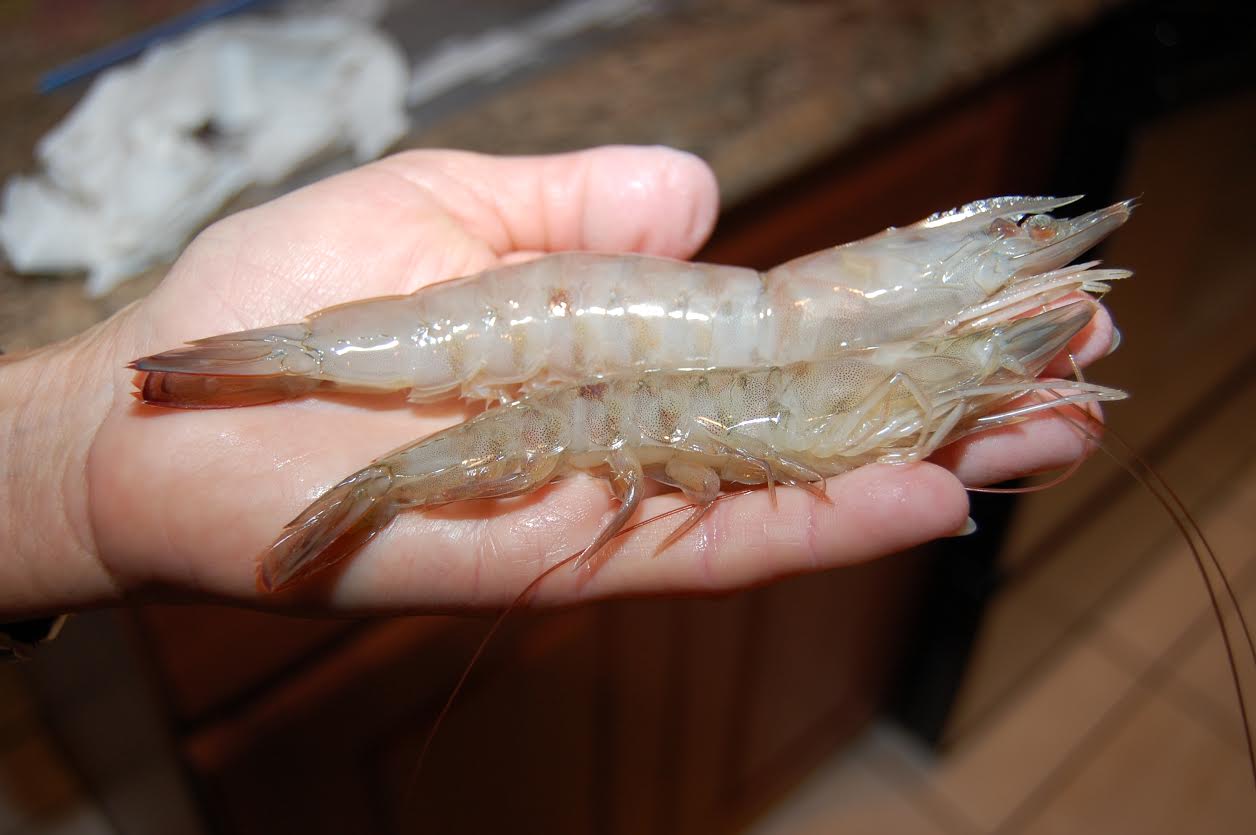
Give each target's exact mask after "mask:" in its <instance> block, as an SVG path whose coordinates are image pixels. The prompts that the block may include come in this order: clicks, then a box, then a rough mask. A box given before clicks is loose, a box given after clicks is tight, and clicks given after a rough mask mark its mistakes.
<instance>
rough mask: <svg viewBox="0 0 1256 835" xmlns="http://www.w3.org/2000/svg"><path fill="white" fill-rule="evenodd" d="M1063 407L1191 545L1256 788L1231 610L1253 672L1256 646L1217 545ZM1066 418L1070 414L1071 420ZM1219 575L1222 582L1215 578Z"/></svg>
mask: <svg viewBox="0 0 1256 835" xmlns="http://www.w3.org/2000/svg"><path fill="white" fill-rule="evenodd" d="M1046 394H1048V395H1049V396H1054V397H1056V398H1059V397H1060V395H1058V394H1055V393H1053V392H1046ZM1062 405H1064V406H1066V407H1068V408H1067V410H1066V409H1061V410H1058V411H1057V412H1056V413H1057V414H1059V415H1060V417H1062V418H1064V419H1065V420H1067V421H1068V422H1069V423H1071V424H1072V425H1073V428H1074V429H1076V430H1077V431H1078V432H1079V433H1080V434H1081V435H1082V436H1083V437H1084V438H1086V439H1087V440H1089V441H1091V442H1092V443H1094V444H1095V445H1096V446H1097V447H1098V448H1099V449H1102V450H1103V451H1104V453H1105V454H1106V455H1107V456H1108V457H1109V458H1111V459H1112V460H1113V461H1114V462H1116V464H1117V466H1119V467H1120V468H1121V469H1123V470H1125V471H1126V472H1127V473H1129V474H1130V475H1131V476H1132V477H1133V478H1134V479H1135V480H1136V481H1138V482H1139V483H1140V484H1142V485H1143V486H1144V487H1146V488H1147V490H1148V492H1150V493H1151V494H1152V496H1154V497H1155V499H1156V501H1158V502H1159V503H1160V505H1161V506H1162V507H1163V508H1164V509H1165V511H1166V512H1167V513H1168V514H1169V518H1170V519H1172V520H1173V524H1174V526H1176V527H1177V529H1178V532H1179V533H1181V535H1182V538H1183V539H1184V540H1185V541H1186V544H1187V547H1188V548H1190V551H1191V557H1192V558H1193V559H1194V561H1195V567H1196V568H1198V569H1199V574H1200V577H1202V578H1203V581H1204V588H1205V590H1206V591H1207V593H1208V599H1209V602H1210V603H1211V604H1212V611H1213V615H1214V616H1215V617H1216V619H1217V625H1218V626H1219V627H1220V629H1221V641H1222V643H1224V644H1225V651H1226V659H1227V660H1228V661H1229V664H1230V678H1231V680H1232V681H1233V682H1234V690H1235V694H1236V695H1237V697H1238V702H1239V716H1240V718H1241V719H1242V722H1243V735H1244V737H1245V741H1246V743H1247V762H1248V766H1249V767H1250V769H1251V774H1252V783H1253V785H1254V786H1256V742H1254V741H1253V733H1252V723H1251V715H1250V711H1249V710H1248V702H1249V699H1250V697H1249V694H1248V690H1249V687H1244V684H1243V675H1242V674H1241V673H1240V672H1239V664H1240V662H1239V660H1238V657H1236V655H1235V645H1236V644H1238V643H1239V638H1238V637H1237V636H1235V635H1233V634H1232V630H1233V629H1234V627H1233V626H1232V625H1231V624H1230V622H1229V621H1228V620H1227V618H1226V610H1227V608H1229V609H1232V610H1233V612H1234V617H1235V618H1237V620H1238V631H1239V633H1240V634H1241V635H1242V643H1244V644H1246V646H1247V653H1246V656H1247V658H1248V659H1250V662H1251V663H1250V664H1248V665H1247V668H1248V669H1249V670H1250V669H1252V668H1253V667H1256V643H1253V639H1252V630H1251V627H1250V626H1248V623H1247V618H1246V616H1245V615H1244V614H1243V607H1242V605H1240V603H1239V599H1238V596H1237V595H1236V594H1235V592H1234V587H1233V585H1231V583H1230V578H1229V577H1228V576H1227V575H1226V572H1225V568H1224V567H1223V566H1222V565H1221V561H1220V560H1219V559H1218V558H1217V554H1216V552H1215V551H1213V549H1212V545H1210V544H1209V542H1208V539H1207V538H1206V537H1205V536H1204V532H1203V530H1202V529H1201V528H1200V527H1199V523H1198V522H1196V521H1195V517H1193V516H1192V515H1191V513H1190V511H1189V510H1187V508H1186V504H1185V503H1184V502H1183V501H1182V500H1181V498H1180V497H1179V496H1178V495H1177V493H1176V492H1174V490H1173V488H1172V487H1170V486H1169V484H1168V482H1167V481H1165V479H1164V478H1163V477H1162V476H1161V475H1160V473H1159V472H1158V471H1157V470H1156V468H1155V467H1153V466H1152V465H1151V464H1150V463H1148V462H1147V461H1145V460H1143V458H1142V457H1141V456H1140V455H1139V454H1138V453H1137V452H1136V451H1135V450H1134V448H1133V447H1131V446H1130V444H1129V443H1128V442H1126V441H1125V440H1124V439H1123V438H1121V436H1120V435H1118V434H1117V433H1116V432H1114V431H1113V430H1112V429H1110V428H1105V429H1104V435H1105V437H1103V438H1101V437H1100V436H1099V435H1098V434H1097V433H1096V432H1095V431H1094V429H1093V428H1092V427H1094V426H1095V425H1096V423H1097V421H1096V419H1095V418H1094V416H1092V415H1090V414H1089V413H1087V412H1086V411H1085V410H1083V409H1080V408H1078V407H1077V406H1076V405H1075V404H1062ZM1066 412H1071V413H1072V414H1068V413H1066ZM1078 415H1080V419H1079V418H1078V417H1077V416H1078ZM1109 439H1110V442H1109ZM1109 443H1111V445H1109ZM1114 447H1115V449H1114ZM1118 452H1119V453H1120V454H1118ZM1214 573H1215V574H1216V575H1217V577H1218V578H1219V579H1214V578H1213V574H1214Z"/></svg>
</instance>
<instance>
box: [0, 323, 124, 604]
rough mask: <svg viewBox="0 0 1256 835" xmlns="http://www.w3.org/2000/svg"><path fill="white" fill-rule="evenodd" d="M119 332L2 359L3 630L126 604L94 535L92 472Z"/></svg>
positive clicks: (102, 329)
mask: <svg viewBox="0 0 1256 835" xmlns="http://www.w3.org/2000/svg"><path fill="white" fill-rule="evenodd" d="M115 318H116V317H115ZM114 324H115V323H114V321H113V320H111V321H110V322H107V323H105V324H103V325H100V326H97V327H96V328H93V329H92V330H90V331H88V332H87V333H85V334H82V335H81V336H79V337H76V338H74V339H72V340H68V341H65V342H61V343H58V344H56V345H51V346H48V347H46V348H41V349H38V350H36V351H32V352H30V353H26V354H22V355H19V356H15V357H2V358H0V621H8V620H16V619H21V618H28V617H37V616H41V615H47V614H56V613H60V612H64V611H69V610H72V609H78V608H83V607H86V606H91V605H94V604H100V603H103V602H107V601H110V600H115V599H116V598H117V597H118V589H117V586H116V584H115V583H114V581H113V579H112V578H111V577H110V576H109V573H108V571H106V570H105V568H104V566H103V564H102V563H101V561H100V559H99V557H98V555H97V551H96V546H95V542H94V537H93V535H92V527H91V521H90V515H89V513H88V490H87V466H86V465H87V458H88V454H89V452H90V450H91V445H92V441H93V439H94V437H95V434H96V430H97V429H98V427H99V426H100V423H101V422H102V421H103V420H104V417H105V415H106V414H107V413H108V410H109V408H110V406H111V404H112V400H113V382H112V380H113V378H114V375H113V374H111V373H110V369H108V368H107V367H108V365H110V363H109V361H108V359H107V357H108V356H110V355H111V354H112V351H110V350H107V349H108V347H109V346H110V345H111V343H112V338H111V335H110V334H111V331H112V327H113V325H114Z"/></svg>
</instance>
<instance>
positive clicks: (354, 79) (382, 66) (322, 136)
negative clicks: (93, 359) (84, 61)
mask: <svg viewBox="0 0 1256 835" xmlns="http://www.w3.org/2000/svg"><path fill="white" fill-rule="evenodd" d="M407 83H408V71H407V67H406V63H405V60H404V58H403V57H402V55H401V53H400V51H399V50H398V49H397V48H396V47H395V46H394V45H393V44H392V43H391V42H389V41H388V40H387V39H386V38H384V37H383V36H382V35H380V34H379V33H378V32H376V31H375V30H373V29H372V28H371V27H370V26H369V25H368V24H365V23H362V22H360V21H357V20H352V19H348V18H341V17H318V18H291V19H280V20H266V19H237V20H230V21H225V22H221V23H217V24H214V25H212V26H207V27H205V28H203V29H201V30H198V31H197V32H195V33H193V34H191V35H189V36H187V37H184V38H181V39H179V40H176V41H171V42H169V43H165V44H161V45H159V46H157V47H155V48H153V49H151V50H149V51H148V52H146V53H145V54H144V55H143V56H142V57H141V58H140V59H139V60H138V61H136V62H134V63H132V64H129V65H126V66H122V67H118V68H115V69H113V70H111V71H109V72H107V73H105V74H104V75H102V76H101V77H99V78H98V79H97V80H96V82H95V83H94V84H93V85H92V87H91V89H90V90H89V91H88V92H87V95H86V96H85V97H84V98H83V100H82V101H81V102H79V104H78V105H77V106H76V107H75V109H74V110H73V111H72V112H71V113H70V115H69V116H67V117H66V119H65V121H63V122H62V123H61V124H60V125H58V126H57V128H56V129H54V130H53V131H52V132H51V133H49V134H48V135H47V136H45V137H44V138H43V140H41V141H40V143H39V145H38V147H37V149H36V155H37V157H38V159H39V161H40V162H41V163H42V165H43V171H42V173H41V174H40V175H37V176H33V177H25V176H22V177H15V178H13V179H11V180H10V181H9V182H8V184H7V185H6V187H5V191H4V198H3V208H2V210H0V245H2V246H3V248H4V250H5V252H6V253H7V255H8V258H9V261H10V262H11V263H12V264H13V266H14V267H16V268H17V269H18V270H20V271H22V272H71V271H76V270H86V271H87V274H88V277H87V293H88V294H89V295H100V294H103V293H106V292H108V291H109V290H110V289H111V288H112V287H114V286H115V285H116V284H118V283H119V282H120V281H122V280H123V279H125V278H127V277H128V276H131V275H134V274H135V273H137V272H140V271H141V270H144V269H145V268H147V267H149V266H151V265H153V264H155V263H159V262H160V261H162V260H168V259H170V258H172V257H173V256H174V255H175V254H176V253H177V252H178V251H179V249H180V248H181V247H182V246H183V245H184V243H186V242H187V240H188V238H190V237H191V236H192V235H193V234H195V233H196V232H197V231H198V230H199V229H200V227H201V226H202V225H203V224H204V223H205V221H206V220H207V219H208V218H209V217H210V216H212V215H213V213H214V212H215V211H216V210H217V209H218V208H220V207H221V206H222V205H223V204H224V203H225V202H226V201H227V200H229V199H230V198H231V197H233V196H234V195H236V194H238V193H239V192H240V191H241V190H243V189H244V188H245V187H246V186H248V185H250V184H253V183H275V182H277V181H279V180H282V179H283V178H285V177H286V176H288V175H289V174H290V173H291V172H292V171H293V170H295V169H296V168H297V167H298V166H300V165H301V164H302V163H303V162H305V161H307V160H309V159H311V158H312V157H314V156H315V155H317V154H319V153H321V152H323V151H324V150H327V149H330V148H348V149H349V150H351V151H352V153H353V155H354V156H355V157H356V158H357V159H358V160H360V161H361V160H367V159H371V158H374V157H376V156H378V155H379V154H380V153H382V152H383V151H384V150H385V149H387V148H388V146H389V145H391V144H392V143H393V142H395V141H396V140H397V139H398V138H399V137H400V136H401V135H402V134H403V133H404V132H405V130H406V116H405V110H404V107H405V95H406V86H407Z"/></svg>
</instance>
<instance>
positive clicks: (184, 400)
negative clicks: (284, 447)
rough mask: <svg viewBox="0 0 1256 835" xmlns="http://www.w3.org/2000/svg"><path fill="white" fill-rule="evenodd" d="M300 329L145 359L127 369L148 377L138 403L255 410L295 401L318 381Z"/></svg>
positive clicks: (206, 343)
mask: <svg viewBox="0 0 1256 835" xmlns="http://www.w3.org/2000/svg"><path fill="white" fill-rule="evenodd" d="M308 334H309V331H308V329H307V328H306V327H305V326H304V325H299V324H291V325H278V326H276V327H271V328H258V329H256V330H249V331H240V332H237V333H228V334H223V335H221V336H213V337H209V338H208V339H200V340H197V341H195V342H190V343H188V344H187V345H185V346H183V347H181V348H175V349H174V350H172V351H166V352H164V353H161V354H154V355H152V356H148V357H143V358H141V359H138V360H136V361H135V362H132V363H131V364H130V367H131V368H134V369H135V370H136V371H143V372H147V374H146V376H145V378H144V382H143V384H142V386H141V387H140V391H139V392H138V393H137V395H136V396H137V397H138V398H139V399H140V400H142V401H143V402H145V403H152V404H155V405H160V406H169V407H174V408H182V409H225V408H231V407H235V406H255V405H259V404H262V403H274V402H276V401H279V400H287V399H289V398H293V397H299V396H300V395H302V394H306V393H308V392H310V391H313V390H314V389H316V388H318V387H319V386H320V385H321V384H322V381H321V380H319V379H318V378H317V376H315V375H316V374H317V373H318V360H317V358H316V357H315V356H314V355H313V354H312V353H311V352H310V351H309V350H307V349H306V348H305V346H304V345H303V344H302V340H303V339H305V337H306V336H308Z"/></svg>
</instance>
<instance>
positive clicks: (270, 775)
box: [183, 609, 598, 835]
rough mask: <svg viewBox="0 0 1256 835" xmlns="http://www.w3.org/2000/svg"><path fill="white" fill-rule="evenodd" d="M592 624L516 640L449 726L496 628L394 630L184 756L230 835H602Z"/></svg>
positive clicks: (188, 746)
mask: <svg viewBox="0 0 1256 835" xmlns="http://www.w3.org/2000/svg"><path fill="white" fill-rule="evenodd" d="M594 620H595V617H594V610H591V609H588V610H582V611H577V612H569V613H563V614H557V615H550V616H545V617H521V618H519V619H518V621H517V622H516V623H515V624H514V625H513V626H509V627H507V628H505V629H503V630H502V631H501V632H500V633H499V634H498V636H497V637H496V638H495V639H494V641H493V643H492V645H491V646H490V649H489V651H488V652H487V653H486V654H485V656H484V657H483V658H482V659H481V662H480V664H478V665H477V667H476V669H475V670H474V672H473V673H472V676H471V678H470V679H469V680H468V683H467V686H466V688H465V690H464V691H463V692H462V694H461V695H460V696H459V698H458V699H457V700H456V702H455V703H454V706H453V709H452V710H451V711H450V712H449V714H448V715H447V716H446V718H445V721H444V722H443V724H442V725H441V727H440V729H439V733H438V735H437V736H436V738H435V741H434V743H433V745H432V747H431V750H430V751H429V752H428V756H427V758H426V760H425V761H424V763H423V767H422V769H421V770H416V769H417V767H418V758H419V753H420V751H421V750H422V746H423V742H424V740H425V738H426V736H427V733H428V731H429V730H430V729H431V727H432V724H433V722H434V721H435V717H436V715H437V713H438V712H439V710H440V708H441V706H442V705H443V704H444V702H445V700H446V698H447V697H448V695H449V693H450V691H451V689H452V687H453V684H454V682H455V681H456V680H457V678H458V676H459V675H460V674H461V671H462V668H463V667H464V666H465V665H466V663H467V660H468V659H469V658H470V657H471V654H472V652H473V651H474V648H475V645H476V643H477V642H478V641H479V639H480V637H481V636H482V635H483V634H484V632H485V630H486V629H487V627H488V625H489V621H488V620H487V619H486V620H484V621H479V620H465V621H455V620H450V619H443V618H408V619H398V620H394V621H389V622H386V623H382V624H380V625H378V626H376V627H373V628H371V629H368V630H366V631H365V632H364V633H363V634H362V635H360V636H358V638H357V639H356V640H354V641H352V642H349V643H347V644H345V645H344V646H341V647H339V648H337V650H336V651H334V652H332V653H330V654H328V656H327V657H326V658H324V659H323V660H322V661H321V663H320V664H319V665H317V667H316V668H313V669H311V670H309V671H308V672H306V673H305V674H303V675H300V676H296V677H293V678H291V679H289V680H286V681H284V682H283V683H282V684H280V685H279V686H277V687H275V688H273V689H271V690H270V691H269V692H267V693H266V694H265V695H263V696H261V697H259V698H258V699H256V700H255V701H254V702H252V703H251V704H249V705H248V706H247V708H246V709H244V710H241V711H239V712H237V713H235V714H233V715H232V716H230V717H229V718H224V719H221V720H219V721H217V722H214V723H213V724H211V725H208V726H206V727H204V728H201V729H200V730H199V731H197V732H196V733H194V734H192V735H191V736H189V737H188V738H187V739H186V740H185V741H184V743H183V750H184V754H185V756H186V758H187V761H188V763H189V765H190V766H191V768H192V771H193V772H194V774H195V776H196V782H197V783H198V784H199V785H200V787H201V789H202V791H203V794H204V796H205V798H206V800H207V804H206V805H207V806H208V807H209V809H210V811H211V813H212V814H213V816H214V817H216V818H217V823H218V825H219V827H220V828H221V830H222V831H223V832H227V833H239V834H240V835H244V834H245V833H273V832H287V831H294V832H297V831H299V832H303V833H310V834H311V835H313V833H345V832H373V833H389V832H415V831H431V832H490V831H507V830H509V831H527V832H532V831H535V832H552V833H564V832H571V833H576V832H589V831H592V830H593V828H594V826H593V815H594V808H593V784H594V781H595V780H596V779H597V774H596V770H595V768H594V756H595V751H596V744H597V733H596V727H595V723H594V717H595V714H596V711H595V692H594V691H595V680H596V675H597V670H598V663H597V658H596V654H595V652H594V647H595V643H596V636H595V634H594V630H593V628H592V625H593V623H594Z"/></svg>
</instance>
